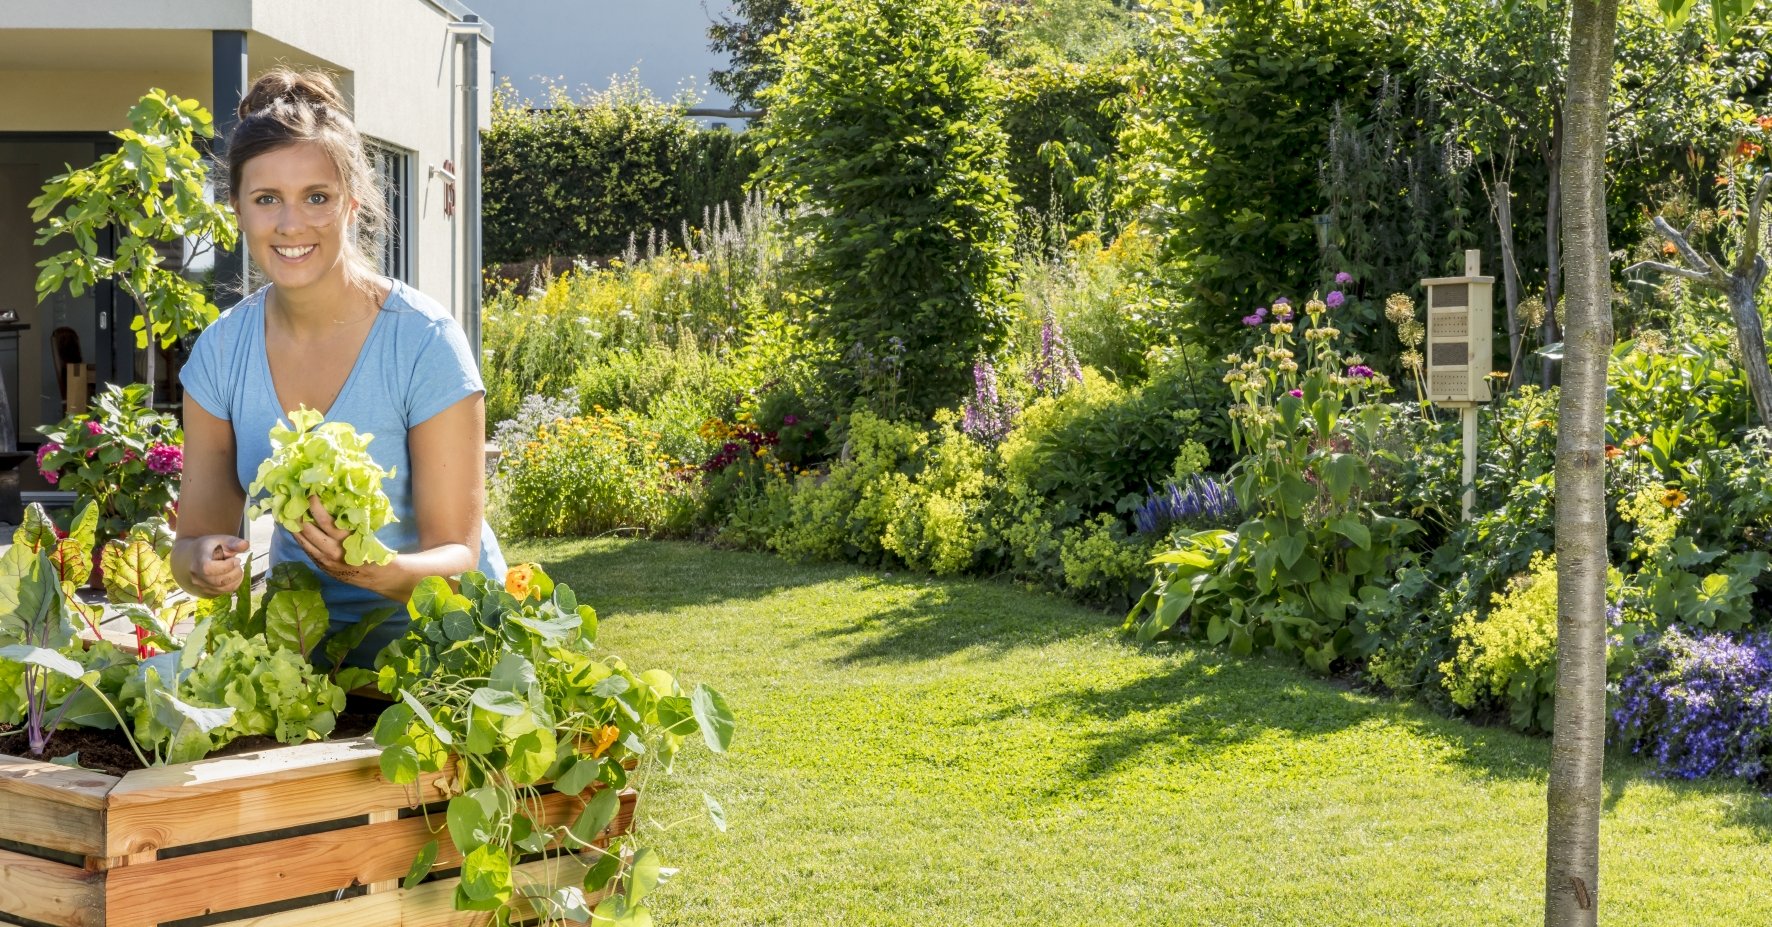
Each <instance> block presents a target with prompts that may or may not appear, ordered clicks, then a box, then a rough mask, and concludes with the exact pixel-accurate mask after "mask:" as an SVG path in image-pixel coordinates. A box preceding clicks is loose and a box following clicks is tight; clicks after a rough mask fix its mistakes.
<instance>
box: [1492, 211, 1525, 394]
mask: <svg viewBox="0 0 1772 927" xmlns="http://www.w3.org/2000/svg"><path fill="white" fill-rule="evenodd" d="M1490 196H1491V197H1492V198H1493V199H1494V200H1495V226H1496V229H1497V231H1498V232H1499V233H1500V238H1501V282H1502V287H1503V289H1504V291H1505V292H1506V294H1507V385H1508V387H1509V388H1510V389H1511V388H1513V387H1515V386H1518V385H1519V376H1520V342H1521V341H1522V340H1523V339H1524V333H1522V332H1521V331H1520V312H1519V309H1520V268H1519V265H1518V264H1516V263H1515V262H1514V206H1513V193H1512V191H1510V190H1509V189H1508V186H1507V181H1505V180H1502V181H1498V182H1496V184H1495V188H1494V192H1493V193H1491V194H1490Z"/></svg>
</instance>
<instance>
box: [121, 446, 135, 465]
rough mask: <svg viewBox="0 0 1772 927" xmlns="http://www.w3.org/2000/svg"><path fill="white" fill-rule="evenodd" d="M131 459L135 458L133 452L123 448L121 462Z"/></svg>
mask: <svg viewBox="0 0 1772 927" xmlns="http://www.w3.org/2000/svg"><path fill="white" fill-rule="evenodd" d="M133 460H135V452H134V451H132V450H130V449H129V448H124V449H123V462H124V463H129V462H130V461H133Z"/></svg>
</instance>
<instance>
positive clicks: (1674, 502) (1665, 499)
mask: <svg viewBox="0 0 1772 927" xmlns="http://www.w3.org/2000/svg"><path fill="white" fill-rule="evenodd" d="M1685 501H1686V494H1685V493H1683V492H1681V491H1679V490H1678V489H1670V490H1668V491H1667V492H1664V493H1662V494H1661V504H1662V506H1663V507H1665V508H1670V509H1675V508H1679V507H1680V503H1682V502H1685Z"/></svg>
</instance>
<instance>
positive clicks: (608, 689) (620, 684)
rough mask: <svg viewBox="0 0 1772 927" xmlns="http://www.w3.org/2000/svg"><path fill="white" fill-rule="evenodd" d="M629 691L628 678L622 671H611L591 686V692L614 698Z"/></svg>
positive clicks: (602, 696) (599, 695) (600, 696)
mask: <svg viewBox="0 0 1772 927" xmlns="http://www.w3.org/2000/svg"><path fill="white" fill-rule="evenodd" d="M626 691H628V678H627V677H626V676H623V675H621V674H620V673H611V674H610V675H608V676H606V677H604V678H603V679H601V680H599V681H598V682H597V684H596V685H594V686H592V687H591V694H592V695H595V696H598V697H599V698H612V697H614V696H617V695H620V694H622V693H623V692H626Z"/></svg>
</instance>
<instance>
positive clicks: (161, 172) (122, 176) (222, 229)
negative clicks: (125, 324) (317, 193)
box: [31, 90, 239, 348]
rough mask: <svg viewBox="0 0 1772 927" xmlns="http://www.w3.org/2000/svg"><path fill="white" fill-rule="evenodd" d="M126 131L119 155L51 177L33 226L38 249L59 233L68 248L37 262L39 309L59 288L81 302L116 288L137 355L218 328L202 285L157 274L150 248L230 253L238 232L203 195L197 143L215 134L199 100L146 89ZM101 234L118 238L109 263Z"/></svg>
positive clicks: (157, 258)
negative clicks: (189, 244) (190, 243)
mask: <svg viewBox="0 0 1772 927" xmlns="http://www.w3.org/2000/svg"><path fill="white" fill-rule="evenodd" d="M129 123H130V127H129V128H127V129H123V130H120V131H117V132H113V133H111V134H112V135H114V136H116V138H117V140H118V142H119V143H120V144H119V146H118V148H117V150H116V151H114V152H112V153H110V154H107V155H105V156H103V157H101V158H99V159H98V161H96V162H94V163H93V164H92V165H91V166H90V167H85V168H81V169H79V170H73V171H69V172H68V173H66V174H60V175H57V176H55V177H52V178H50V180H49V182H48V183H46V184H44V186H43V194H42V195H41V196H39V197H37V198H36V199H34V200H32V201H31V221H32V222H42V223H44V225H43V228H42V231H40V232H39V233H38V235H37V244H39V245H45V244H49V243H50V242H52V241H55V240H56V239H57V238H60V237H61V236H63V235H66V236H68V237H69V238H72V239H73V242H74V247H72V248H70V249H69V250H66V251H61V252H58V253H56V254H52V255H50V256H49V257H47V258H44V259H43V260H42V261H39V262H38V264H37V266H38V267H41V268H42V271H41V272H39V273H38V275H37V301H38V302H42V301H43V300H44V299H46V298H48V296H49V294H51V293H54V292H56V291H57V290H59V289H61V288H62V287H64V286H65V287H67V288H68V289H69V291H70V292H72V293H73V295H75V296H79V295H81V294H82V293H84V292H86V290H88V289H90V288H92V286H93V285H94V284H95V283H97V282H98V281H100V280H114V281H116V283H117V285H118V286H119V287H121V288H122V290H123V291H124V292H125V293H128V294H129V296H130V298H131V299H133V300H135V303H136V306H137V308H138V310H139V312H138V314H137V315H136V316H135V317H134V318H133V319H132V320H131V322H130V328H132V329H134V331H135V343H136V347H138V348H145V347H147V346H148V339H149V335H150V333H152V337H153V338H154V340H155V341H157V342H159V344H160V346H161V347H171V346H172V345H173V344H174V343H175V342H177V341H178V340H179V338H181V337H182V336H184V335H186V334H190V333H194V332H198V331H201V330H202V329H203V328H204V326H206V325H208V324H209V323H210V322H213V321H215V316H216V308H215V304H214V303H212V302H210V299H209V295H208V293H207V292H206V288H205V287H203V286H202V285H200V284H198V283H194V282H192V281H190V280H187V279H185V278H184V277H181V276H179V275H178V274H177V273H175V272H173V271H171V270H168V269H166V268H165V267H162V266H161V264H162V262H163V261H164V258H163V257H162V256H161V254H160V251H159V248H158V247H156V246H157V245H160V244H162V243H165V242H177V241H181V240H184V239H195V240H197V241H199V242H208V243H210V244H213V245H214V246H216V247H218V248H232V247H233V246H234V243H235V242H236V241H237V240H238V239H239V229H238V228H237V227H236V225H235V223H234V214H233V210H231V209H229V208H228V206H227V204H225V203H211V202H209V200H208V199H207V198H206V196H205V193H204V185H205V181H206V179H207V178H208V173H209V171H208V168H207V167H206V166H205V164H204V161H203V152H202V151H200V150H199V149H198V147H197V144H198V143H197V139H200V138H203V139H207V138H212V137H214V135H215V130H214V128H213V127H212V125H211V123H210V117H209V112H208V111H207V110H205V109H204V108H203V107H202V106H201V105H200V104H199V103H198V102H197V101H196V100H186V99H181V98H179V97H176V96H172V95H169V94H167V93H166V92H165V91H163V90H151V91H149V92H148V94H147V96H144V97H142V98H141V100H140V102H138V103H136V104H135V106H133V107H131V108H130V110H129ZM58 211H59V214H58ZM46 219H47V220H48V221H47V222H45V221H44V220H46ZM105 235H113V236H115V241H114V245H113V254H114V257H110V258H106V257H101V256H100V254H99V240H100V238H101V237H103V236H105Z"/></svg>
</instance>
